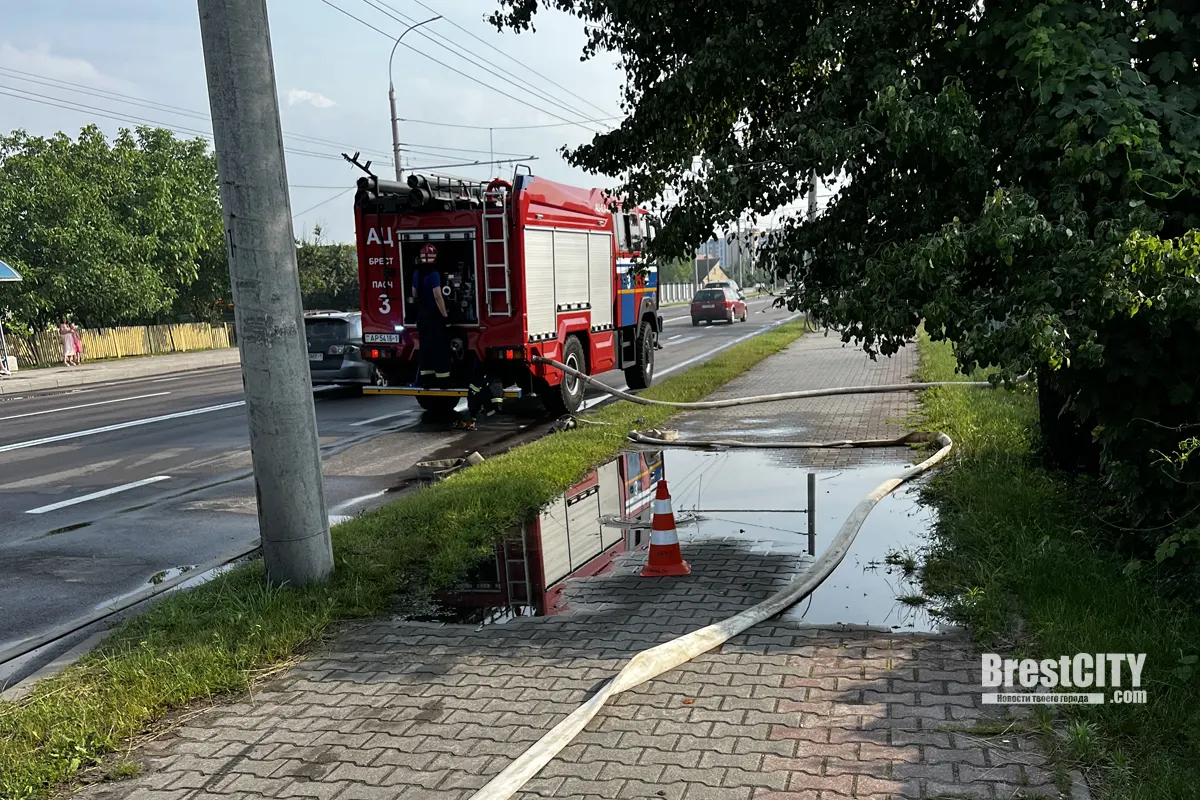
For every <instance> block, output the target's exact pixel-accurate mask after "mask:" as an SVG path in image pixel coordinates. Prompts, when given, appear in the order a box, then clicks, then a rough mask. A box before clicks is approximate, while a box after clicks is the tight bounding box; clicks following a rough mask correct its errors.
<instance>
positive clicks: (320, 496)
mask: <svg viewBox="0 0 1200 800" xmlns="http://www.w3.org/2000/svg"><path fill="white" fill-rule="evenodd" d="M198 3H199V8H200V38H201V42H202V44H203V47H204V64H205V67H206V70H207V73H208V97H209V105H210V106H211V108H212V124H213V139H214V141H215V145H216V151H217V172H218V174H219V176H220V179H221V204H222V209H223V212H224V217H225V241H226V244H227V245H228V247H229V274H230V278H231V282H232V285H233V309H234V317H235V320H236V323H237V339H238V347H239V349H240V350H241V357H242V377H243V379H244V382H245V385H246V411H247V414H248V416H249V418H250V456H251V459H252V461H253V463H254V489H255V494H256V495H257V498H258V529H259V536H260V537H261V540H262V548H263V557H264V559H265V561H266V564H267V576H268V578H269V579H270V580H271V581H272V582H274V583H289V584H292V585H303V584H306V583H311V582H313V581H319V580H323V579H325V578H327V577H329V575H330V574H331V573H332V572H333V547H332V545H331V542H330V539H329V517H328V516H327V515H326V511H325V485H324V481H323V479H322V475H321V454H320V449H319V445H318V442H317V419H316V413H315V412H314V410H313V398H312V383H311V378H310V377H309V372H308V354H307V351H308V346H307V343H306V341H305V334H304V317H303V305H302V302H301V299H300V279H299V274H298V272H297V270H296V242H295V238H294V234H293V230H292V216H291V213H292V212H291V203H290V202H289V200H288V190H287V170H286V168H285V165H284V157H283V134H282V131H281V129H280V123H279V99H278V94H277V89H276V85H275V68H274V64H273V62H272V58H271V33H270V29H269V28H268V25H267V4H266V0H198Z"/></svg>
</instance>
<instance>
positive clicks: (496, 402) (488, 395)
mask: <svg viewBox="0 0 1200 800" xmlns="http://www.w3.org/2000/svg"><path fill="white" fill-rule="evenodd" d="M503 404H504V386H502V385H501V383H500V380H499V379H498V378H496V377H495V376H493V375H491V374H490V373H489V371H488V368H487V365H486V364H485V363H484V361H483V359H482V358H480V357H479V356H478V354H476V356H475V364H474V366H473V368H472V370H471V383H470V384H469V385H468V386H467V418H466V419H464V420H460V421H459V422H458V423H456V424H455V426H454V427H456V428H458V429H460V430H466V431H473V430H476V429H477V428H478V427H479V424H478V422H477V420H478V419H479V415H480V412H482V413H483V416H485V417H492V416H495V415H496V412H498V411H499V410H500V407H501V406H502V405H503Z"/></svg>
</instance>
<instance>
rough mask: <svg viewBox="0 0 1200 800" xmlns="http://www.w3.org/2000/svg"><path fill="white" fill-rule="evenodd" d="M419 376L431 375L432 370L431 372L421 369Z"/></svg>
mask: <svg viewBox="0 0 1200 800" xmlns="http://www.w3.org/2000/svg"><path fill="white" fill-rule="evenodd" d="M421 374H422V375H432V374H433V370H431V369H423V370H421Z"/></svg>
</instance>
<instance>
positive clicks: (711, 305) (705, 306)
mask: <svg viewBox="0 0 1200 800" xmlns="http://www.w3.org/2000/svg"><path fill="white" fill-rule="evenodd" d="M700 307H701V308H716V306H715V305H713V304H712V303H705V304H704V305H702V306H700Z"/></svg>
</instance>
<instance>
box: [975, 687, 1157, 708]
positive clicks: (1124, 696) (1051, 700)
mask: <svg viewBox="0 0 1200 800" xmlns="http://www.w3.org/2000/svg"><path fill="white" fill-rule="evenodd" d="M1106 701H1107V702H1109V703H1112V704H1114V705H1134V704H1141V703H1145V702H1146V691H1145V690H1144V689H1118V690H1116V691H1114V692H1113V693H1112V694H1111V695H1110V696H1108V697H1107V698H1106V696H1105V695H1104V694H1101V693H1099V692H1090V693H1077V694H1053V693H1051V692H1028V693H1024V692H1018V693H1014V694H1001V693H995V692H992V693H985V694H984V695H983V702H984V704H985V705H1103V704H1104V703H1105V702H1106Z"/></svg>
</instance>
